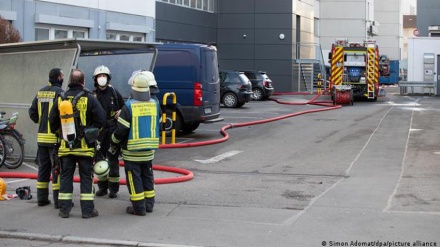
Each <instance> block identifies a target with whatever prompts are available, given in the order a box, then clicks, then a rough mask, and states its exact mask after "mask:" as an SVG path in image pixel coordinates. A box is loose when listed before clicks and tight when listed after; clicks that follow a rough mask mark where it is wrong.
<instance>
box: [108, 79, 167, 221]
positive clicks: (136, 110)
mask: <svg viewBox="0 0 440 247" xmlns="http://www.w3.org/2000/svg"><path fill="white" fill-rule="evenodd" d="M153 81H155V79H154V75H153V73H151V72H149V71H146V72H145V71H144V72H142V73H138V74H136V75H135V76H134V77H133V83H132V86H131V98H130V99H129V100H127V102H126V103H125V105H124V107H122V110H121V114H120V115H119V118H118V124H117V128H116V130H115V132H114V133H113V135H112V142H111V145H110V149H109V152H111V153H115V152H116V150H118V149H119V148H122V158H123V160H124V167H125V175H126V179H127V187H128V191H129V193H130V201H131V203H132V206H129V207H127V209H126V212H127V213H128V214H133V215H140V216H144V215H145V214H146V212H153V207H154V198H155V191H154V179H153V167H152V161H153V158H154V152H155V149H157V148H158V147H159V118H160V116H159V104H158V102H157V101H156V100H154V99H151V97H150V89H149V85H150V83H151V82H153Z"/></svg>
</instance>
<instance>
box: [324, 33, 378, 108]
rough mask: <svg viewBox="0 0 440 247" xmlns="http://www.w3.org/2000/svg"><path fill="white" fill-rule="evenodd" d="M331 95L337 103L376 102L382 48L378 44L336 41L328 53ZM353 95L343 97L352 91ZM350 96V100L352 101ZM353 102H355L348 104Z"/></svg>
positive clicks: (344, 40) (368, 41)
mask: <svg viewBox="0 0 440 247" xmlns="http://www.w3.org/2000/svg"><path fill="white" fill-rule="evenodd" d="M329 59H330V61H329V63H330V86H329V87H330V92H331V93H332V98H333V100H334V102H335V103H344V102H338V99H339V100H340V101H347V100H351V101H352V100H353V98H366V99H369V100H372V101H376V100H377V96H378V92H379V48H378V46H377V45H376V41H373V40H365V41H364V42H362V43H361V42H351V43H349V42H348V39H337V40H336V42H335V43H334V44H332V50H331V53H330V54H329ZM350 90H351V92H350V94H351V95H350V96H348V95H347V96H343V95H344V93H342V94H341V93H339V92H341V91H342V92H347V91H350ZM349 97H350V98H349ZM346 103H351V104H352V102H346Z"/></svg>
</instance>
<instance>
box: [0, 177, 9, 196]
mask: <svg viewBox="0 0 440 247" xmlns="http://www.w3.org/2000/svg"><path fill="white" fill-rule="evenodd" d="M7 187H8V186H7V185H6V182H5V180H3V178H0V201H3V200H5V199H4V198H3V195H4V194H6V188H7Z"/></svg>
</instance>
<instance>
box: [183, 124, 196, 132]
mask: <svg viewBox="0 0 440 247" xmlns="http://www.w3.org/2000/svg"><path fill="white" fill-rule="evenodd" d="M199 125H200V123H191V124H183V126H182V132H183V133H185V134H189V133H191V132H193V131H194V130H196V129H197V128H198V127H199Z"/></svg>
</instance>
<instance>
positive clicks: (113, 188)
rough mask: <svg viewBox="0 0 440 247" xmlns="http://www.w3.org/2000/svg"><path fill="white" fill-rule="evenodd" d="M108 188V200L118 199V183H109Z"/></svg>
mask: <svg viewBox="0 0 440 247" xmlns="http://www.w3.org/2000/svg"><path fill="white" fill-rule="evenodd" d="M118 179H119V178H118ZM108 187H109V190H110V194H109V195H108V197H109V198H116V197H118V191H119V182H117V183H114V182H109V183H108Z"/></svg>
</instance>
